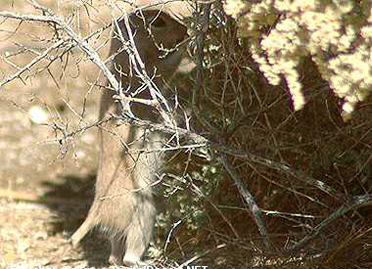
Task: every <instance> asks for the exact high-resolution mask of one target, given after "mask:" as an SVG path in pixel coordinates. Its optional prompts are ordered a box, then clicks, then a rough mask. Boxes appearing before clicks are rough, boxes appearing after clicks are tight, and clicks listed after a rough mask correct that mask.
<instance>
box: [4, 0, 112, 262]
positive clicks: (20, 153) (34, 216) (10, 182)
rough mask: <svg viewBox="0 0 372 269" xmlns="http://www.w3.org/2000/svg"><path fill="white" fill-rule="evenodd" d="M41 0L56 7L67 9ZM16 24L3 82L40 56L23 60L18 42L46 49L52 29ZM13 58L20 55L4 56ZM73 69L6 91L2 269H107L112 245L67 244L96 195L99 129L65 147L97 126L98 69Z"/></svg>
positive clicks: (55, 70)
mask: <svg viewBox="0 0 372 269" xmlns="http://www.w3.org/2000/svg"><path fill="white" fill-rule="evenodd" d="M41 2H42V3H43V4H47V5H48V6H50V7H52V8H56V7H57V5H59V4H61V3H60V2H59V1H41ZM53 2H54V3H53ZM0 5H1V9H2V10H7V11H11V12H17V13H20V12H27V13H29V12H33V13H34V14H37V13H36V12H35V10H33V9H32V8H31V7H30V5H28V4H27V1H16V2H15V1H0ZM64 8H66V9H67V8H68V7H65V6H64ZM55 10H58V11H61V13H63V12H64V10H59V9H58V8H56V9H55ZM39 14H40V13H39ZM82 20H83V19H82ZM17 25H18V22H17V21H14V20H13V21H12V20H6V21H2V23H1V25H0V29H1V31H0V55H1V56H2V58H0V81H3V80H4V79H5V78H7V77H9V76H11V75H12V74H14V73H15V72H16V71H17V68H15V66H14V65H13V66H12V64H11V63H10V62H9V61H8V60H11V61H12V62H13V63H17V65H18V66H24V65H25V64H26V63H28V62H29V61H30V59H31V58H32V57H35V55H34V54H32V53H22V54H19V55H17V52H19V51H21V50H22V47H21V46H20V45H19V44H22V45H24V46H27V47H28V48H33V49H41V48H43V44H42V43H41V42H37V41H34V40H36V37H38V38H41V37H43V36H45V35H47V34H46V32H50V31H49V30H47V27H46V28H42V27H40V28H38V25H37V24H31V23H24V24H23V25H22V26H20V27H19V28H18V29H17ZM84 27H85V26H84ZM97 27H98V26H97ZM15 29H17V32H13V33H12V31H14V30H15ZM44 31H45V32H44ZM32 37H34V38H32ZM56 53H57V52H56ZM10 54H14V55H15V56H14V57H10V58H6V57H5V56H9V55H10ZM75 55H76V56H75ZM75 55H71V57H70V58H69V60H70V61H79V60H81V59H82V58H80V57H81V54H79V53H78V52H76V53H75ZM5 58H6V59H5ZM43 64H45V63H43ZM71 66H73V67H72V68H66V69H64V68H63V67H62V61H61V62H56V63H55V64H53V65H51V66H50V69H49V71H43V72H40V73H38V72H37V71H36V68H35V69H32V70H31V71H30V72H26V73H25V74H23V75H22V81H21V80H20V79H16V80H13V81H12V82H10V83H9V84H7V85H5V86H4V87H1V88H0V163H1V165H0V212H1V213H0V267H1V268H36V267H37V266H42V265H46V264H48V263H50V266H52V267H53V268H69V267H76V268H83V267H84V266H89V267H100V268H105V267H108V264H107V263H106V262H105V261H106V260H107V257H108V255H109V253H108V252H107V250H108V249H109V246H108V245H107V244H106V242H105V241H102V242H100V241H99V240H100V239H99V237H97V236H95V237H94V239H92V238H91V240H85V241H84V242H83V243H82V244H81V246H80V247H79V248H78V249H75V250H71V249H70V247H69V243H68V240H69V237H70V236H71V234H72V233H73V232H74V231H75V230H76V229H77V228H78V227H79V224H80V223H81V222H82V221H83V219H84V217H85V214H86V213H87V210H88V209H89V204H90V199H91V198H92V195H93V186H94V185H93V184H94V178H95V173H96V166H97V149H98V146H97V129H96V128H89V129H87V130H85V131H82V132H79V133H78V134H77V135H75V136H72V137H70V138H68V139H65V140H63V142H62V140H60V139H59V138H61V137H63V134H67V133H69V132H73V131H76V130H79V129H80V128H82V127H84V126H87V125H89V124H90V123H93V122H95V121H96V118H97V115H98V100H99V92H98V89H97V87H94V88H91V91H89V89H90V87H89V83H94V81H95V79H96V78H97V76H98V72H97V69H96V68H95V67H94V65H93V64H92V63H90V62H88V61H85V62H84V61H83V62H81V63H79V67H77V66H78V65H77V64H76V65H75V64H72V65H71ZM40 67H41V65H40V66H38V68H40ZM62 72H65V73H64V74H63V76H62V77H60V75H61V73H62ZM53 77H54V78H55V79H54V78H53ZM83 109H84V113H82V111H83ZM88 241H89V242H90V243H91V244H94V246H92V245H89V244H87V243H85V242H88ZM97 241H99V242H97Z"/></svg>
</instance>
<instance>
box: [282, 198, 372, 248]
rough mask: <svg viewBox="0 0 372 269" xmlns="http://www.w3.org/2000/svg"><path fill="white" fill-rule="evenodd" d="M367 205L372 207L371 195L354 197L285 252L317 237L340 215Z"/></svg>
mask: <svg viewBox="0 0 372 269" xmlns="http://www.w3.org/2000/svg"><path fill="white" fill-rule="evenodd" d="M367 205H372V194H365V195H360V196H354V197H353V199H352V200H351V201H350V202H349V203H347V204H345V205H343V206H340V207H339V208H338V209H336V210H335V211H333V212H332V213H331V214H330V215H329V216H328V218H326V219H325V220H323V221H322V222H321V223H319V224H318V225H317V226H316V227H315V228H314V229H313V231H312V232H311V233H310V234H309V235H307V236H305V237H304V238H302V239H301V240H300V241H298V242H297V243H296V244H294V245H293V246H291V247H290V248H288V249H287V250H286V251H288V252H292V251H295V250H297V249H298V248H300V247H302V246H303V245H304V244H306V243H307V242H309V241H310V240H311V239H313V238H314V237H315V236H317V235H318V234H319V233H320V232H321V231H322V230H323V229H324V228H325V227H326V226H327V225H328V224H329V223H330V222H331V221H333V220H335V219H337V218H339V217H341V216H342V215H345V214H346V213H347V212H349V211H350V210H356V209H358V208H359V207H362V206H367Z"/></svg>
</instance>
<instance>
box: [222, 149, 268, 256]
mask: <svg viewBox="0 0 372 269" xmlns="http://www.w3.org/2000/svg"><path fill="white" fill-rule="evenodd" d="M220 157H221V161H222V165H223V166H224V167H225V169H226V171H227V172H228V173H229V175H230V177H231V178H232V179H233V181H234V183H235V185H236V187H237V188H238V190H239V192H240V194H241V196H242V197H243V199H244V201H245V202H246V203H247V205H248V207H249V210H250V211H251V213H252V216H253V219H254V221H255V222H256V225H257V227H258V230H259V231H260V234H261V235H262V236H263V237H264V238H265V245H266V247H267V248H268V249H269V248H270V240H269V238H268V235H267V230H266V222H265V220H264V218H263V217H262V211H261V209H260V208H259V207H258V205H257V203H256V201H255V200H254V197H253V195H252V194H251V193H250V192H249V190H248V188H247V186H246V185H245V184H244V182H243V181H242V180H241V179H240V177H239V175H238V173H237V172H236V170H235V168H234V167H233V166H232V165H231V163H230V162H229V160H228V159H227V157H226V155H225V154H220Z"/></svg>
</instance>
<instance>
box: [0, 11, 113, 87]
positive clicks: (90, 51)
mask: <svg viewBox="0 0 372 269" xmlns="http://www.w3.org/2000/svg"><path fill="white" fill-rule="evenodd" d="M0 17H5V18H10V19H16V20H21V21H34V22H44V23H55V24H57V25H58V26H59V27H60V28H61V29H62V30H63V31H64V32H65V33H66V34H67V35H68V36H69V37H70V38H71V39H72V40H74V42H76V44H77V46H79V47H80V48H81V50H82V51H84V52H85V53H86V54H87V56H88V58H89V59H90V60H91V61H92V62H93V63H95V64H96V65H97V66H98V67H99V68H100V69H101V70H102V72H103V74H104V75H105V77H106V78H107V80H108V81H109V83H110V84H111V86H112V87H113V88H114V89H115V90H116V91H117V92H119V86H120V84H119V82H118V81H117V79H116V78H115V77H114V75H113V74H112V73H111V71H110V70H109V68H108V67H107V66H106V65H105V64H104V62H103V61H102V60H101V58H100V56H99V55H98V53H97V52H96V50H95V49H94V48H92V47H91V46H90V45H89V44H88V42H87V40H85V39H84V38H82V37H81V36H79V35H78V34H76V33H75V31H74V30H72V29H71V27H70V26H69V25H68V24H67V23H65V22H64V21H63V20H62V19H61V18H60V17H57V16H38V15H24V14H17V13H12V12H7V11H5V12H0ZM60 42H61V44H62V43H63V42H65V40H60V41H59V42H57V43H56V44H58V43H60ZM56 44H55V45H56ZM55 45H54V46H52V47H55ZM44 54H45V52H44V53H43V54H42V55H44Z"/></svg>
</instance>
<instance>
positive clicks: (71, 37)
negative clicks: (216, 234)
mask: <svg viewBox="0 0 372 269" xmlns="http://www.w3.org/2000/svg"><path fill="white" fill-rule="evenodd" d="M33 2H34V1H33ZM42 10H43V11H45V10H44V9H42ZM209 10H210V4H207V5H206V6H205V8H204V12H205V13H204V16H203V18H202V19H201V23H200V25H199V26H200V29H199V34H198V36H197V39H196V44H197V54H198V57H197V62H198V65H197V68H198V72H197V74H198V76H197V79H196V86H195V88H194V92H193V108H196V104H195V103H196V98H197V95H198V92H199V91H200V89H201V87H203V83H204V81H203V80H204V77H203V47H204V34H205V32H206V29H207V28H208V17H209ZM46 13H47V12H46ZM0 17H3V18H8V19H16V20H20V21H31V22H41V23H53V24H55V25H58V28H60V29H61V30H62V31H63V32H64V33H66V34H67V36H68V38H67V39H61V40H59V41H58V42H56V43H55V44H53V45H52V46H50V47H49V48H47V49H46V50H44V51H43V53H41V54H40V55H38V56H37V57H36V58H34V59H33V60H32V61H31V62H30V63H28V64H27V65H26V66H24V67H23V68H21V69H20V70H18V71H17V72H16V73H14V74H13V75H11V76H10V77H8V78H6V79H5V80H3V81H2V82H1V83H0V88H2V87H3V86H4V85H6V84H7V83H9V82H11V81H13V80H14V79H16V78H19V77H20V76H21V75H22V74H23V73H24V72H26V71H27V70H29V69H31V68H32V67H33V66H34V65H35V64H36V63H38V62H39V61H41V60H42V59H44V58H45V57H46V56H47V55H48V54H49V53H50V52H51V51H52V50H54V49H56V48H60V47H62V46H64V45H66V44H67V43H69V42H74V44H75V45H76V46H78V47H79V48H80V49H81V50H82V51H84V52H85V53H86V55H87V56H88V58H89V59H90V60H91V61H92V62H94V63H95V64H96V65H97V66H98V67H99V68H100V70H101V71H102V72H103V74H104V76H105V77H106V78H107V79H108V81H109V82H110V84H111V86H112V89H113V90H114V91H116V92H117V93H118V95H117V96H118V98H121V99H126V100H125V102H128V103H130V102H139V103H142V104H146V105H150V106H153V107H155V108H156V109H157V110H158V111H159V113H160V114H161V115H162V117H163V119H164V121H165V124H156V123H152V122H148V121H144V120H141V119H137V118H134V117H130V115H114V116H113V118H115V119H118V120H121V121H123V123H124V124H134V125H137V126H140V127H146V128H148V129H150V130H154V131H161V132H164V133H168V134H175V133H177V136H180V137H182V138H187V140H189V141H190V142H189V143H187V144H191V145H190V147H193V148H198V147H206V148H209V149H211V150H212V151H215V152H216V154H217V155H220V156H221V162H222V165H223V166H224V168H225V169H226V171H227V172H228V174H229V175H230V176H231V178H232V179H233V180H234V182H235V184H236V185H237V187H238V190H239V192H240V194H241V195H242V197H243V198H244V200H245V201H246V203H247V204H248V206H249V208H250V210H251V212H252V215H253V216H254V220H255V222H256V224H257V226H258V228H259V231H260V233H261V235H263V236H267V230H266V224H265V221H264V219H263V217H262V210H261V209H260V208H259V207H258V205H257V203H256V202H255V200H254V198H253V195H252V194H251V193H250V191H249V190H248V188H247V187H246V186H245V184H244V182H243V181H242V180H241V179H240V178H239V175H238V174H237V172H236V170H235V169H234V167H233V166H232V165H231V163H230V162H229V161H228V158H227V155H230V156H234V157H237V158H244V159H248V160H249V161H251V162H253V163H256V164H260V165H263V166H265V167H267V168H270V169H274V170H277V171H280V172H282V173H285V174H289V175H291V176H293V177H295V178H297V179H299V180H300V181H302V182H304V183H306V184H308V185H310V186H313V187H315V188H317V189H319V190H321V191H322V192H324V193H326V194H328V195H329V196H330V197H333V198H334V199H336V200H337V201H339V202H345V198H344V196H343V195H342V194H341V193H340V192H338V191H337V190H335V189H334V188H332V187H331V186H329V185H327V184H326V183H325V182H323V181H321V180H318V179H315V178H313V177H311V176H309V175H307V174H306V173H303V172H301V171H298V170H296V169H293V168H291V167H290V166H288V165H286V164H283V163H280V162H275V161H273V160H270V159H268V158H264V157H261V156H258V155H255V154H253V153H250V152H248V151H244V150H241V149H237V148H233V147H230V146H226V145H224V144H221V143H216V142H214V141H212V140H210V139H209V138H206V137H204V136H202V135H200V134H197V133H195V132H193V131H190V130H188V129H184V128H180V127H178V126H177V124H176V123H175V121H174V119H173V118H172V115H171V113H170V112H171V109H170V108H169V106H168V105H167V101H166V99H165V98H164V97H163V96H162V95H161V93H160V91H159V90H158V89H157V86H156V85H155V83H154V82H153V80H152V79H151V78H150V77H149V76H148V75H147V73H146V70H145V67H144V64H143V62H142V60H141V58H140V56H139V53H138V51H137V49H136V46H135V43H134V37H133V33H132V30H131V27H130V25H129V21H128V17H127V16H126V15H124V22H125V25H126V28H127V32H128V35H129V39H130V40H129V41H130V44H129V45H128V46H130V50H129V51H130V52H131V53H130V54H129V57H130V59H131V61H132V62H133V63H135V64H134V65H133V66H134V68H135V71H136V75H137V76H138V77H140V78H141V79H142V81H143V82H144V84H145V85H146V86H147V87H148V89H149V91H150V93H151V97H152V99H151V100H145V99H139V98H134V97H126V96H124V95H122V92H121V85H120V83H119V82H118V81H117V79H116V78H115V77H114V76H113V74H112V73H111V71H110V70H109V69H108V67H107V66H106V64H105V62H104V61H102V59H101V58H100V56H99V55H98V53H97V51H96V50H95V49H94V48H93V47H92V46H90V45H89V44H88V42H87V41H88V39H89V37H86V38H83V37H81V36H79V35H78V34H77V33H76V32H75V31H74V30H73V29H72V28H71V27H70V26H69V25H68V24H67V23H65V22H64V21H63V19H62V18H60V17H57V16H51V15H49V16H38V15H25V14H17V13H11V12H0ZM115 23H117V22H115ZM90 36H91V35H90ZM121 38H122V41H123V44H127V43H128V42H126V40H124V38H123V37H121ZM124 41H125V42H124ZM163 107H165V108H166V109H163ZM196 116H199V113H196ZM198 119H199V118H198ZM107 120H110V119H107ZM199 120H200V119H199ZM201 122H202V124H203V125H204V126H207V129H209V130H210V132H211V133H212V132H213V131H214V128H213V127H212V126H211V125H210V124H206V121H205V120H203V119H201ZM101 124H102V122H96V123H94V124H91V125H89V126H85V127H84V128H81V129H79V130H77V131H74V132H71V133H64V134H63V136H64V137H63V139H66V138H67V137H72V136H74V135H75V134H77V133H79V132H83V131H84V130H86V129H88V128H91V127H93V126H100V125H101ZM186 146H187V145H183V146H176V147H173V148H171V147H169V148H167V149H166V150H176V149H180V148H182V147H186ZM371 203H372V197H371V195H363V196H356V197H354V198H353V200H351V201H350V202H348V203H346V204H345V205H343V206H340V207H339V208H338V209H337V210H335V211H333V213H332V214H330V215H329V217H328V218H326V219H324V220H323V221H322V222H321V223H320V224H319V225H318V226H316V227H315V228H314V230H313V232H312V233H310V234H309V235H307V236H305V237H304V238H303V239H301V240H300V241H299V242H297V243H296V244H295V245H293V246H291V247H290V248H289V249H288V251H294V250H296V249H298V248H300V247H301V246H303V245H304V244H306V243H308V242H309V241H310V240H311V239H313V238H314V237H315V236H316V235H318V234H320V233H321V231H322V230H323V229H324V228H325V227H326V226H327V225H328V224H329V223H330V222H331V221H332V220H335V219H337V218H339V217H340V216H343V215H344V214H346V213H347V212H349V211H350V210H356V209H358V208H360V207H361V206H364V205H370V204H371Z"/></svg>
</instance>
